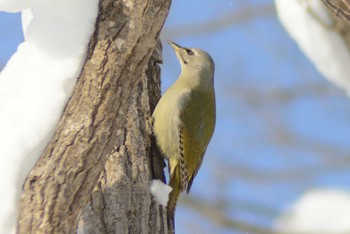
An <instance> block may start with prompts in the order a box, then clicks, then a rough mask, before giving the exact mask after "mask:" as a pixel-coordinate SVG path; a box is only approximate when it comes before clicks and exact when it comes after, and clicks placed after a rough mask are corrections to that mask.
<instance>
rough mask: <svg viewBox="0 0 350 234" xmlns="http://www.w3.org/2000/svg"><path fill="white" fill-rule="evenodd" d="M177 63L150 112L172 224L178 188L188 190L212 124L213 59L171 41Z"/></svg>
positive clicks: (210, 135) (203, 53)
mask: <svg viewBox="0 0 350 234" xmlns="http://www.w3.org/2000/svg"><path fill="white" fill-rule="evenodd" d="M168 43H169V44H170V45H171V46H172V47H173V49H174V50H175V53H176V56H177V58H178V60H179V62H180V64H181V74H180V76H179V78H178V79H177V80H176V82H175V83H174V84H173V85H172V86H171V87H170V88H169V89H168V90H167V91H166V92H165V93H164V95H163V96H162V98H161V99H160V100H159V102H158V104H157V106H156V108H155V110H154V113H153V120H154V122H153V132H154V136H155V139H156V143H157V146H158V149H159V151H160V153H161V154H162V156H163V157H165V158H167V159H168V160H169V164H168V166H169V173H170V182H169V185H170V186H171V187H172V188H173V190H172V191H171V193H170V197H169V201H168V204H167V213H168V218H170V220H171V221H172V225H173V224H174V215H175V208H176V203H177V200H178V197H179V195H180V193H181V192H182V191H185V190H186V191H187V193H188V192H189V191H190V189H191V186H192V183H193V179H194V177H195V176H196V174H197V172H198V170H199V168H200V166H201V164H202V161H203V157H204V153H205V151H206V149H207V146H208V144H209V141H210V139H211V137H212V135H213V132H214V127H215V93H214V62H213V59H212V58H211V57H210V55H209V54H208V53H207V52H205V51H203V50H200V49H191V48H185V47H181V46H179V45H177V44H175V43H173V42H171V41H168Z"/></svg>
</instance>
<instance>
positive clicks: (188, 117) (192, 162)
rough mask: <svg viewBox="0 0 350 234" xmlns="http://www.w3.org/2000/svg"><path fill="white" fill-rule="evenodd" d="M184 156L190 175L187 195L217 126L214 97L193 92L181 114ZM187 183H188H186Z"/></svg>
mask: <svg viewBox="0 0 350 234" xmlns="http://www.w3.org/2000/svg"><path fill="white" fill-rule="evenodd" d="M180 119H181V121H182V126H181V127H180V131H181V132H180V133H181V135H182V141H183V155H184V161H185V164H186V168H187V173H188V183H186V184H187V193H188V192H189V191H190V189H191V186H192V183H193V179H194V177H195V176H196V175H197V173H198V170H199V168H200V166H201V164H202V161H203V157H204V153H205V151H206V149H207V146H208V143H209V141H210V139H211V137H212V134H213V131H214V126H215V98H214V95H208V94H202V93H196V92H192V93H191V97H190V98H189V99H188V100H187V101H186V103H185V104H184V106H183V109H182V111H181V113H180ZM186 182H187V181H186Z"/></svg>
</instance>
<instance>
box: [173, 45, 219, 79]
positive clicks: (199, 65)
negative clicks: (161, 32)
mask: <svg viewBox="0 0 350 234" xmlns="http://www.w3.org/2000/svg"><path fill="white" fill-rule="evenodd" d="M168 43H169V44H170V45H171V46H172V47H173V49H174V50H175V53H176V56H177V58H178V60H179V62H180V64H181V70H182V72H186V71H188V72H198V73H207V74H208V75H209V76H210V77H213V76H214V69H215V66H214V61H213V59H212V58H211V56H210V55H209V54H208V53H207V52H205V51H204V50H201V49H196V48H186V47H182V46H180V45H178V44H176V43H174V42H172V41H168Z"/></svg>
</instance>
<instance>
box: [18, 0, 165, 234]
mask: <svg viewBox="0 0 350 234" xmlns="http://www.w3.org/2000/svg"><path fill="white" fill-rule="evenodd" d="M169 7H170V0H123V1H120V0H116V1H109V0H100V4H99V14H98V18H97V22H96V30H95V32H94V34H93V35H92V37H91V40H90V43H89V48H88V53H87V59H86V61H85V64H84V66H83V68H82V71H81V74H80V77H79V79H78V82H77V84H76V87H75V89H74V91H73V94H72V97H71V99H70V100H69V102H68V104H67V106H66V108H65V110H64V113H63V116H62V118H61V120H60V123H59V125H58V127H57V129H56V132H55V134H54V137H53V138H52V140H51V142H50V143H49V145H48V146H47V147H46V149H45V151H44V152H43V154H42V156H41V157H40V159H39V161H38V162H37V163H36V165H35V167H34V169H33V170H32V171H31V173H30V174H29V176H28V177H27V179H26V182H25V184H24V191H23V194H22V196H21V200H20V208H19V209H20V210H19V220H18V233H26V234H27V233H75V232H76V228H77V224H78V221H79V216H80V214H81V212H82V209H83V208H84V207H85V206H86V204H88V205H87V206H86V208H85V212H84V218H85V220H84V222H85V226H86V231H87V232H88V233H111V232H118V233H162V232H166V229H167V227H166V222H164V220H166V217H162V216H163V214H162V211H163V209H162V208H161V207H159V206H158V205H156V204H155V203H154V201H153V200H152V199H151V195H150V193H149V188H148V187H149V182H150V180H151V179H152V178H161V179H164V178H162V177H163V175H162V169H163V167H164V164H163V163H162V160H161V159H159V158H158V157H156V156H154V155H155V154H152V152H151V140H150V136H151V123H150V121H149V116H150V115H151V111H153V108H154V106H155V103H156V101H157V99H158V98H159V67H158V65H157V63H158V62H159V61H160V60H161V59H160V57H159V50H156V51H155V48H156V44H157V39H158V35H159V32H160V30H161V27H162V26H163V23H164V21H165V18H166V16H167V13H168V9H169ZM154 51H155V52H154ZM152 54H154V55H153V56H152ZM151 56H152V58H151ZM152 155H153V156H152ZM164 215H165V214H164ZM89 226H93V228H90V227H89Z"/></svg>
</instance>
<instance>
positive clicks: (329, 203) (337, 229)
mask: <svg viewBox="0 0 350 234" xmlns="http://www.w3.org/2000/svg"><path fill="white" fill-rule="evenodd" d="M349 217H350V191H349V190H346V189H340V188H338V189H332V188H318V189H311V190H309V191H307V192H306V193H305V194H303V195H302V196H301V197H300V198H299V199H298V201H296V202H295V204H294V205H293V206H292V208H291V209H289V210H288V211H287V212H285V213H284V214H282V215H281V216H280V217H279V218H278V219H277V220H276V222H275V227H276V229H277V230H279V231H284V232H290V233H299V232H300V233H310V234H319V233H327V234H338V233H350V222H349Z"/></svg>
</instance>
